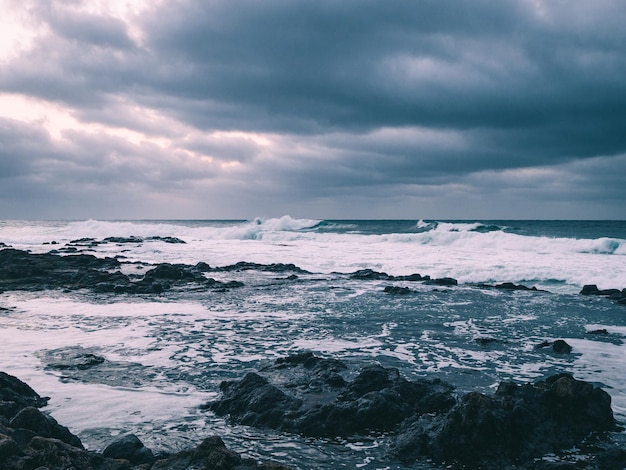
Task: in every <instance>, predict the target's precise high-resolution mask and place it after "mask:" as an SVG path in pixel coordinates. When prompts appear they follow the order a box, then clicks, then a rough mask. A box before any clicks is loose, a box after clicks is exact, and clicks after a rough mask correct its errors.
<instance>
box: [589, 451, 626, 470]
mask: <svg viewBox="0 0 626 470" xmlns="http://www.w3.org/2000/svg"><path fill="white" fill-rule="evenodd" d="M596 461H597V464H598V468H600V469H602V470H623V469H625V468H626V449H624V448H612V449H607V450H605V451H603V452H601V453H600V454H599V455H598V456H597V457H596Z"/></svg>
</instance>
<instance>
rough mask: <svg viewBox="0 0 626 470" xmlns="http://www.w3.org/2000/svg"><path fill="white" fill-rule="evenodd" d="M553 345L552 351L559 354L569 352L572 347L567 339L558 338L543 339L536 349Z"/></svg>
mask: <svg viewBox="0 0 626 470" xmlns="http://www.w3.org/2000/svg"><path fill="white" fill-rule="evenodd" d="M550 346H552V351H553V352H555V353H557V354H569V353H571V352H572V347H571V346H570V345H569V344H567V342H566V341H565V340H562V339H557V340H556V341H543V342H541V343H539V344H537V345H536V346H535V349H542V348H547V347H550Z"/></svg>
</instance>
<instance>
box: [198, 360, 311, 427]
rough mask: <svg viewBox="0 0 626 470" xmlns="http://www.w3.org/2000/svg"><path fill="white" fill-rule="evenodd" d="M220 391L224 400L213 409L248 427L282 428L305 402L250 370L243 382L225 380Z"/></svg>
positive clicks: (216, 403)
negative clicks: (289, 416) (288, 418)
mask: <svg viewBox="0 0 626 470" xmlns="http://www.w3.org/2000/svg"><path fill="white" fill-rule="evenodd" d="M220 390H221V392H222V398H221V400H219V401H215V402H213V403H211V404H210V406H209V407H210V409H211V410H212V411H214V412H215V413H216V414H218V415H226V414H228V415H230V417H231V419H233V420H234V421H236V422H238V423H241V424H245V425H248V426H255V427H260V428H266V427H267V428H275V429H279V428H282V427H283V423H284V422H285V420H286V419H287V416H288V415H289V414H290V413H292V412H294V411H296V410H297V409H298V408H300V406H301V405H302V401H301V400H298V399H297V398H294V397H292V396H289V395H287V394H286V393H285V392H283V391H282V390H280V389H279V388H278V387H276V386H274V385H272V384H270V383H269V381H268V380H267V379H266V378H264V377H261V376H260V375H258V374H256V373H254V372H249V373H247V374H246V375H245V377H244V378H243V379H241V380H240V381H224V382H222V383H221V384H220Z"/></svg>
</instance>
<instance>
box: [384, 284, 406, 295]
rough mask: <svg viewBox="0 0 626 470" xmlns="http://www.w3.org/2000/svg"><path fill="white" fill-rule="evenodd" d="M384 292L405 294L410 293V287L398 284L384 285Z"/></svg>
mask: <svg viewBox="0 0 626 470" xmlns="http://www.w3.org/2000/svg"><path fill="white" fill-rule="evenodd" d="M384 292H386V293H387V294H394V295H406V294H410V293H411V289H409V288H408V287H400V286H385V289H384Z"/></svg>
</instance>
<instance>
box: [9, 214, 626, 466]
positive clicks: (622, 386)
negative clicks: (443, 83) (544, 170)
mask: <svg viewBox="0 0 626 470" xmlns="http://www.w3.org/2000/svg"><path fill="white" fill-rule="evenodd" d="M107 237H136V238H137V240H136V241H135V242H133V243H105V244H100V245H97V246H94V247H87V246H85V247H79V249H80V251H83V252H85V253H91V254H94V255H96V256H118V257H120V261H122V262H126V264H125V265H124V267H123V269H124V270H127V271H128V272H132V271H133V270H137V269H138V266H139V265H138V264H134V263H135V262H141V263H147V264H155V263H161V262H172V263H186V264H195V263H197V262H199V261H204V262H206V263H208V264H210V265H211V266H226V265H231V264H234V263H237V262H239V261H250V262H255V263H261V264H270V263H293V264H295V265H297V266H299V267H300V268H302V269H305V270H307V271H309V272H310V273H311V274H298V279H295V280H287V279H284V278H285V277H286V274H285V275H282V274H277V273H268V272H260V271H244V272H224V273H210V276H211V277H215V278H218V279H220V280H238V281H242V282H243V283H244V287H242V288H239V289H231V290H227V291H225V292H217V291H215V290H202V291H198V290H174V291H167V292H165V293H163V294H161V295H151V296H137V295H113V294H93V293H90V292H81V291H78V292H62V291H45V292H35V293H29V292H16V291H11V292H4V293H0V307H3V308H4V309H3V310H0V342H1V344H2V348H0V370H3V371H5V372H7V373H10V374H13V375H16V376H18V377H20V378H21V379H22V380H25V381H26V382H28V383H29V384H30V385H31V386H33V388H35V390H37V391H38V392H39V393H40V394H42V395H47V396H50V397H51V400H50V404H49V406H48V410H49V411H50V413H51V414H52V415H53V416H54V417H55V418H56V419H57V420H58V421H59V422H61V423H63V424H65V425H67V426H68V427H70V429H71V430H72V431H73V432H75V433H76V434H78V435H79V437H80V438H81V439H82V440H83V442H84V443H85V445H86V446H87V447H88V448H90V449H94V450H99V449H102V448H103V447H104V446H106V444H107V443H108V442H110V441H111V439H112V438H113V436H116V435H118V434H120V433H126V432H134V433H135V434H137V435H138V436H139V437H140V438H141V439H142V440H143V441H144V442H145V443H146V445H148V446H149V447H151V448H153V449H155V450H163V451H173V450H178V449H183V448H187V447H190V446H191V445H193V444H196V443H198V442H199V441H200V440H201V439H202V438H204V437H206V436H208V435H212V434H219V435H221V436H222V437H223V438H224V440H225V441H226V443H227V445H229V446H230V447H232V448H233V449H235V450H237V451H239V452H243V453H244V454H246V455H249V456H252V457H256V458H261V459H266V458H272V459H274V460H278V461H281V462H284V463H288V464H291V465H294V466H296V467H298V468H302V469H307V468H329V469H330V468H365V469H378V468H390V469H391V468H398V469H400V468H406V467H403V466H402V465H400V464H399V463H397V462H394V461H391V460H389V459H388V458H387V457H386V456H385V450H386V449H385V446H386V442H387V441H386V439H385V437H384V436H376V435H371V436H362V437H359V438H356V437H355V438H354V439H350V440H340V439H304V438H300V437H298V436H294V435H288V434H283V433H277V432H273V431H267V430H255V429H252V428H247V427H243V426H233V425H231V424H229V423H228V422H227V421H225V420H224V419H222V418H218V417H216V416H214V415H212V414H211V413H209V412H206V411H201V410H200V409H199V406H200V405H201V404H203V403H205V402H206V401H208V400H211V399H213V398H215V397H217V395H218V391H219V383H220V381H222V380H225V379H233V378H241V377H243V375H244V374H245V373H246V372H247V371H250V370H255V369H257V368H258V367H260V366H262V365H265V364H267V363H268V362H269V361H272V360H274V359H275V358H277V357H281V356H284V355H287V354H289V353H292V352H296V351H302V350H309V351H314V352H316V353H318V354H320V355H324V356H328V357H336V358H339V359H344V360H346V361H347V362H348V363H349V364H350V365H351V366H354V369H353V370H354V371H356V370H357V369H358V367H359V366H360V365H364V364H367V363H371V362H374V361H375V362H379V363H381V364H382V365H384V366H393V367H398V368H399V369H400V370H401V372H402V373H403V374H404V375H405V376H406V377H408V378H417V377H440V378H442V379H444V380H447V381H449V382H450V383H452V384H454V385H455V386H456V387H457V390H458V391H459V393H463V392H466V391H469V390H478V391H481V392H485V393H492V392H493V391H494V390H495V387H496V386H497V384H498V383H499V382H500V381H502V380H514V381H518V382H525V381H529V380H530V381H532V380H538V379H541V378H544V377H546V376H547V375H550V374H551V373H554V372H570V373H573V374H574V376H575V377H576V378H579V379H584V380H589V381H592V382H594V383H596V384H597V385H600V386H602V387H603V388H604V389H605V390H606V391H607V392H608V393H609V394H610V395H611V397H612V400H613V409H614V412H615V414H616V417H617V418H618V420H619V421H621V422H622V423H624V422H626V374H624V370H625V365H626V359H624V358H625V357H626V354H625V353H626V346H624V338H625V337H626V306H623V305H619V304H617V303H615V302H613V301H611V300H610V299H608V298H604V297H585V296H581V295H579V294H578V292H579V291H580V289H581V288H582V286H583V285H585V284H596V285H598V287H599V288H601V289H608V288H619V289H623V288H626V222H623V221H588V222H585V221H423V220H413V221H410V220H407V221H348V220H346V221H337V220H333V221H320V220H308V219H294V218H291V217H289V216H285V217H282V218H277V219H255V220H250V221H97V220H89V221H0V242H2V243H4V244H6V245H8V246H11V247H14V248H19V249H27V250H30V251H31V252H33V253H43V252H48V251H50V250H52V249H59V248H62V247H64V246H65V245H66V244H67V243H69V242H71V241H72V240H76V239H80V238H93V239H95V240H99V241H101V240H103V239H105V238H107ZM150 237H176V238H178V239H180V240H183V241H184V242H185V243H184V244H182V243H180V244H173V243H166V242H164V241H163V239H154V238H153V239H150ZM53 242H54V244H52V243H53ZM364 268H369V269H373V270H376V271H382V272H386V273H388V274H391V275H408V274H412V273H420V274H422V275H430V276H431V277H433V278H438V277H453V278H455V279H457V280H458V281H459V285H458V286H454V287H446V288H443V287H440V286H439V287H438V286H432V285H425V284H422V283H415V282H401V281H393V282H390V281H366V280H356V279H352V278H350V276H349V275H348V274H349V273H352V272H354V271H357V270H359V269H364ZM145 269H147V268H145ZM502 282H513V283H515V284H524V285H526V286H529V287H531V286H536V287H537V288H538V289H540V290H541V291H539V292H527V291H504V290H499V289H489V288H484V287H480V284H482V283H486V284H496V283H502ZM392 284H393V285H398V286H406V287H410V288H411V290H412V293H411V294H410V295H405V296H393V295H389V294H386V293H384V292H383V290H384V287H385V286H387V285H392ZM600 329H605V330H607V332H608V334H605V335H594V334H589V333H590V332H591V331H594V330H600ZM480 338H492V339H496V340H497V341H496V342H493V343H489V344H488V345H481V343H480V342H478V341H476V340H477V339H480ZM555 339H564V340H566V341H567V342H568V343H569V344H570V345H571V346H572V347H573V352H572V354H569V355H557V354H554V353H551V352H548V351H546V350H545V349H537V348H536V347H535V346H536V345H537V344H539V343H541V342H543V341H552V340H555ZM73 352H79V353H81V352H88V353H93V354H97V355H100V356H103V357H105V358H106V360H107V362H106V367H103V368H94V369H93V370H91V369H87V370H85V371H61V370H56V369H55V370H51V369H49V368H47V367H46V366H47V365H48V364H50V363H54V362H55V361H56V362H58V361H59V360H62V359H63V357H66V356H67V354H71V353H73ZM408 468H432V467H430V466H429V464H428V463H423V462H422V463H415V464H413V465H411V466H409V467H408Z"/></svg>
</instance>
